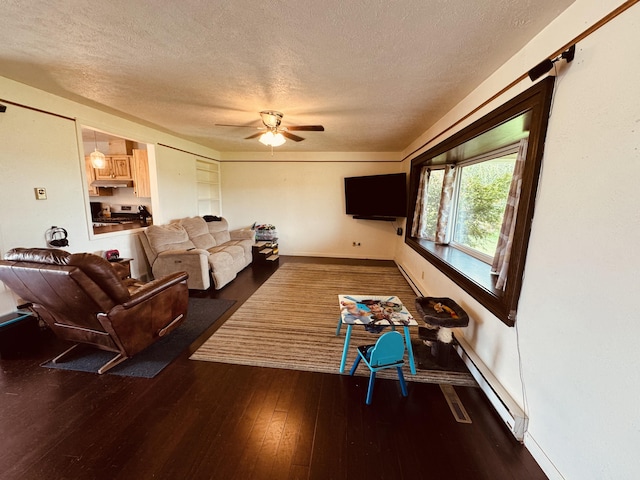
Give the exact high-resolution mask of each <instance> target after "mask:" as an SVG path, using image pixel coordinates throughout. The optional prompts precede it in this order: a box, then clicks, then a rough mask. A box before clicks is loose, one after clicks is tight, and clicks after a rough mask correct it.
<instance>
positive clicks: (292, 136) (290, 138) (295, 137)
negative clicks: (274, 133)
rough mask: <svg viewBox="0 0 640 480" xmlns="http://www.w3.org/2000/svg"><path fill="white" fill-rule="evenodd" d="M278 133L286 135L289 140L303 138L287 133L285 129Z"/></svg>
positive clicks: (296, 140) (300, 139) (297, 140)
mask: <svg viewBox="0 0 640 480" xmlns="http://www.w3.org/2000/svg"><path fill="white" fill-rule="evenodd" d="M280 133H282V135H284V136H285V137H287V138H288V139H289V140H293V141H294V142H301V141H302V140H304V138H302V137H299V136H297V135H294V134H293V133H289V132H285V131H282V132H280Z"/></svg>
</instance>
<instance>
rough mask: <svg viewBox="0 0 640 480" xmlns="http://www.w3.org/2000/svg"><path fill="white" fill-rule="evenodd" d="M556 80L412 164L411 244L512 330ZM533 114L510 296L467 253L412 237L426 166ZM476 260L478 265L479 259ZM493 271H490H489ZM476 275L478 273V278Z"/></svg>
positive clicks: (407, 240)
mask: <svg viewBox="0 0 640 480" xmlns="http://www.w3.org/2000/svg"><path fill="white" fill-rule="evenodd" d="M554 80H555V78H554V77H547V78H546V79H544V80H542V81H540V82H538V83H537V84H535V85H534V86H533V87H531V88H529V89H528V90H526V91H525V92H523V93H521V94H520V95H518V96H516V97H515V98H513V99H511V100H509V101H508V102H506V103H505V104H504V105H502V106H500V107H498V108H497V109H495V110H494V111H492V112H490V113H489V114H487V115H485V116H484V117H482V118H481V119H479V120H477V121H475V122H474V123H472V124H471V125H469V126H468V127H466V128H464V129H463V130H461V131H460V132H458V133H456V134H454V135H452V136H451V137H450V138H448V139H446V140H445V141H443V142H441V143H440V144H438V145H436V146H435V147H433V148H431V149H429V150H428V151H426V152H424V153H422V154H420V155H419V156H418V157H416V158H414V159H413V160H412V161H411V173H410V180H409V183H410V187H409V195H410V196H409V199H410V204H409V205H410V212H409V216H408V219H407V229H406V231H407V233H406V236H405V243H406V244H407V245H409V246H410V247H411V248H413V249H414V250H415V251H416V252H418V253H419V254H420V255H421V256H422V257H423V258H425V259H426V260H427V261H429V262H430V263H432V264H433V265H434V266H435V267H436V268H438V269H439V270H440V271H441V272H443V273H444V274H445V275H447V276H448V277H449V278H450V279H451V280H453V281H454V282H455V283H456V284H458V285H459V286H460V287H461V288H463V289H464V290H465V291H466V292H467V293H469V294H470V295H471V296H473V297H474V298H475V299H476V300H477V301H478V302H480V303H481V304H482V305H483V306H484V307H486V308H487V309H488V310H489V311H491V312H492V313H493V314H494V315H496V316H497V317H498V318H499V319H500V320H502V321H503V322H504V323H505V324H507V325H509V326H513V325H514V324H515V321H516V314H517V309H518V301H519V299H520V291H521V289H522V278H523V274H524V267H525V261H526V256H527V249H528V244H529V236H530V233H531V222H532V219H533V212H534V207H535V197H536V191H537V188H538V180H539V177H540V168H541V166H542V157H543V152H544V141H545V136H546V133H547V125H548V119H549V113H550V108H551V99H552V94H553V86H554ZM527 111H531V116H530V125H529V146H528V150H527V159H526V164H525V171H524V174H523V182H522V191H521V196H520V203H519V205H518V216H517V221H516V226H515V239H514V242H513V247H512V250H511V261H510V263H509V272H508V280H507V284H506V289H505V291H504V292H503V291H498V290H496V289H495V288H494V285H495V278H493V276H492V275H489V278H487V276H486V274H483V273H478V272H477V268H479V265H476V264H475V263H474V262H473V261H472V260H470V259H472V258H473V257H471V256H469V255H466V254H464V253H462V252H460V253H457V252H458V251H456V253H454V252H452V250H453V247H450V246H442V245H435V244H433V242H428V241H425V240H422V239H419V238H415V237H411V230H412V224H413V213H414V210H415V204H416V199H417V194H418V184H419V178H420V170H421V169H422V167H423V166H425V165H431V164H432V159H434V158H435V157H437V156H438V155H441V154H443V153H445V152H448V151H449V150H452V149H453V148H455V147H457V146H459V145H461V144H463V143H465V142H467V141H469V140H471V139H473V138H475V137H477V136H479V135H481V134H483V133H485V132H487V131H489V130H492V129H493V128H495V127H497V126H498V125H501V124H503V123H505V122H506V121H508V120H510V119H512V118H515V117H518V116H519V115H522V114H523V113H525V112H527ZM473 260H475V259H473ZM487 270H488V266H487ZM474 271H476V273H473V272H474Z"/></svg>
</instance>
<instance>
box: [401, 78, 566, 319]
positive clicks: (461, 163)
mask: <svg viewBox="0 0 640 480" xmlns="http://www.w3.org/2000/svg"><path fill="white" fill-rule="evenodd" d="M552 91H553V78H552V77H550V78H548V79H546V80H543V81H541V82H539V83H538V84H536V85H535V86H534V87H532V88H530V89H529V90H527V91H526V92H524V93H522V94H520V95H519V96H518V97H516V98H514V99H513V100H511V101H509V102H508V103H506V104H505V105H503V106H502V107H500V108H498V109H497V110H495V111H494V112H492V113H490V114H489V115H487V116H486V117H484V118H482V119H480V120H479V121H477V122H475V123H473V124H472V125H470V126H469V127H467V128H465V129H464V130H462V131H461V132H459V133H458V134H456V135H454V136H452V137H451V138H450V139H448V140H446V141H444V142H443V143H441V144H440V145H437V146H436V147H434V148H432V149H430V150H428V151H427V152H425V153H423V154H421V155H420V156H418V157H417V158H415V159H414V160H413V161H412V166H411V180H410V182H411V195H412V197H411V198H412V201H411V204H412V208H411V212H410V215H409V224H408V225H407V236H406V239H405V241H406V243H407V244H408V245H409V246H411V247H412V248H413V249H414V250H416V251H417V252H419V253H420V254H421V255H422V256H423V257H424V258H425V259H427V260H428V261H430V262H431V263H433V264H434V265H435V266H436V267H438V268H439V269H440V270H441V271H442V272H443V273H445V274H446V275H447V276H449V277H450V278H451V279H452V280H454V281H455V282H456V283H458V285H460V286H461V287H462V288H464V289H465V290H466V291H467V292H469V293H470V294H471V295H472V296H474V297H475V298H476V299H477V300H478V301H480V302H481V303H482V304H483V305H485V307H487V308H488V309H489V310H490V311H492V312H493V313H494V314H495V315H496V316H498V317H499V318H500V319H501V320H503V321H504V322H505V323H507V324H508V325H513V324H514V323H515V319H516V314H517V305H518V299H519V297H520V289H521V285H522V276H523V272H524V264H525V258H526V251H527V244H528V240H529V231H530V225H531V220H532V217H533V207H534V201H535V193H536V189H537V182H538V176H539V173H540V165H541V160H542V153H543V146H544V137H545V134H546V128H547V119H548V115H549V107H550V103H551V94H552Z"/></svg>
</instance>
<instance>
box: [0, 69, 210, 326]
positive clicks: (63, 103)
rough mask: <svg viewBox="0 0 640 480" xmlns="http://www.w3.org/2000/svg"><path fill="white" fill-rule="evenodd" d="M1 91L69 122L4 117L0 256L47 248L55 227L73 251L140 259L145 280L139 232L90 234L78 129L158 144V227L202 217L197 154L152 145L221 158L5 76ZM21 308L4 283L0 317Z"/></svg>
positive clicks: (31, 113) (39, 116) (0, 121)
mask: <svg viewBox="0 0 640 480" xmlns="http://www.w3.org/2000/svg"><path fill="white" fill-rule="evenodd" d="M0 91H1V92H2V98H3V99H5V100H8V101H11V102H15V103H18V104H20V105H26V106H29V107H34V108H38V109H41V110H44V111H48V112H52V113H55V114H58V115H62V116H64V117H68V118H60V117H59V116H54V115H48V114H45V113H42V112H38V111H35V110H32V109H29V108H23V107H20V106H15V105H11V104H8V105H7V110H6V112H5V113H2V114H0V145H1V146H2V148H0V205H1V207H0V250H1V251H0V255H3V254H4V253H5V252H6V251H7V250H9V249H10V248H14V247H46V241H45V232H46V231H47V229H49V228H50V227H51V226H53V225H56V226H60V227H64V228H65V229H66V230H67V231H68V234H69V247H68V248H66V249H67V250H68V251H70V252H96V253H98V252H102V251H104V250H107V249H111V248H116V249H118V250H119V251H120V254H121V256H124V257H132V258H134V262H133V263H132V273H133V275H134V276H136V277H143V278H144V277H145V276H146V275H147V273H148V265H147V263H146V261H145V259H144V252H143V251H142V248H141V245H140V242H139V240H138V239H137V237H136V236H135V234H134V233H132V232H123V233H114V234H106V235H100V236H98V237H93V236H92V232H90V231H89V228H88V219H89V218H90V216H89V210H88V203H87V202H88V201H89V197H88V195H87V193H86V192H85V188H84V186H83V185H85V184H86V178H85V176H84V173H83V170H82V165H83V164H84V153H83V152H82V151H81V150H82V147H81V145H82V142H81V140H80V141H79V134H78V133H79V129H78V128H79V127H77V124H80V125H87V126H92V127H95V128H98V129H100V130H102V131H105V132H109V133H112V134H114V135H118V136H121V137H125V138H131V139H135V140H137V141H141V142H144V143H147V142H148V143H150V144H151V145H150V149H149V157H150V168H151V170H153V171H157V178H156V177H153V178H152V191H153V193H154V197H155V198H154V202H153V203H154V204H153V211H154V221H157V222H165V221H169V220H171V219H174V218H180V217H184V216H192V215H197V202H196V191H195V187H194V185H195V159H196V155H191V154H187V153H184V152H180V151H178V150H175V149H171V148H166V147H157V148H154V145H153V144H155V143H158V142H162V143H163V144H166V145H171V146H173V147H176V148H178V149H182V150H187V151H191V152H194V153H197V154H200V155H204V156H207V157H213V158H216V157H217V156H219V153H218V152H215V151H213V150H210V149H207V148H205V147H202V146H200V145H196V144H193V143H191V142H187V141H184V140H182V139H180V138H177V137H174V136H172V135H168V134H166V133H163V132H160V131H157V130H154V129H152V128H149V127H146V126H143V125H141V124H137V123H135V122H132V121H129V120H124V119H122V118H119V117H116V116H114V115H111V114H107V113H104V112H101V111H98V110H95V109H92V108H89V107H85V106H82V105H79V104H77V103H75V102H72V101H69V100H66V99H63V98H60V97H56V96H54V95H50V94H47V93H45V92H43V91H40V90H37V89H33V88H30V87H27V86H25V85H22V84H19V83H17V82H13V81H11V80H8V79H6V78H2V77H0ZM69 118H71V119H73V118H76V119H78V120H77V122H75V121H74V120H70V119H69ZM34 187H44V188H46V190H47V197H48V198H47V200H36V199H35V194H34V191H33V189H34ZM105 198H108V197H105ZM156 199H158V201H159V203H160V205H158V204H157V203H158V202H156ZM147 200H148V199H147ZM14 307H15V301H14V299H13V296H12V295H11V293H10V292H8V291H7V290H6V289H5V288H4V286H2V287H1V288H0V315H1V314H4V313H7V312H9V311H11V310H13V309H14Z"/></svg>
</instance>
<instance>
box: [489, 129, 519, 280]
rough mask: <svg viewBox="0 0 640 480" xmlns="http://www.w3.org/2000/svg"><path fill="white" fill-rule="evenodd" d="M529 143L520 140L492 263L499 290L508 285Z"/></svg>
mask: <svg viewBox="0 0 640 480" xmlns="http://www.w3.org/2000/svg"><path fill="white" fill-rule="evenodd" d="M527 145H528V142H527V139H522V140H520V145H519V147H518V156H517V157H516V164H515V166H514V169H513V177H512V178H511V186H510V187H509V197H508V198H507V206H506V207H505V210H504V217H503V219H502V227H501V229H500V237H499V238H498V246H497V247H496V253H495V255H494V256H493V265H491V273H493V274H497V275H498V279H497V280H496V288H497V289H498V290H505V287H506V285H507V272H508V270H509V260H510V258H511V246H512V245H513V233H514V231H515V228H516V215H517V213H518V204H519V203H520V191H521V189H522V174H523V172H524V164H525V160H526V158H527Z"/></svg>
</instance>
